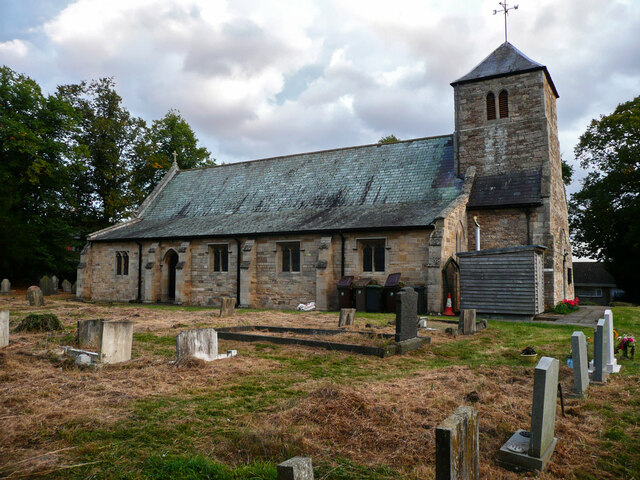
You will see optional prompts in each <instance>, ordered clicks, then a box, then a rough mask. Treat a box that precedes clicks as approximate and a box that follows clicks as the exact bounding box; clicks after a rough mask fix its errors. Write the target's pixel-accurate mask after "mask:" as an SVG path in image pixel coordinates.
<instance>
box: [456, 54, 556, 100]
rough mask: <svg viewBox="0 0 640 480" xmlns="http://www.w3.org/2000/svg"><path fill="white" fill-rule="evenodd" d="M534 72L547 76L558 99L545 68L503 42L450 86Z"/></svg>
mask: <svg viewBox="0 0 640 480" xmlns="http://www.w3.org/2000/svg"><path fill="white" fill-rule="evenodd" d="M536 70H543V71H544V73H545V75H546V76H547V80H548V81H549V84H550V85H551V88H552V89H553V93H555V95H556V97H558V96H559V95H558V91H557V90H556V87H555V85H554V84H553V81H552V80H551V75H549V71H548V70H547V67H545V66H544V65H542V64H540V63H538V62H535V61H533V60H531V59H530V58H529V57H527V56H526V55H525V54H524V53H522V52H521V51H520V50H518V49H517V48H516V47H514V46H513V45H511V44H510V43H509V42H505V43H503V44H502V45H500V46H499V47H498V48H496V49H495V50H494V51H493V52H491V54H489V56H488V57H487V58H485V59H484V60H483V61H482V62H480V63H479V64H478V65H477V66H476V67H475V68H474V69H473V70H471V71H470V72H469V73H467V74H466V75H464V76H462V77H460V78H459V79H458V80H456V81H455V82H453V83H452V84H451V85H452V86H456V85H458V84H462V83H469V82H476V81H479V80H487V79H489V78H497V77H505V76H508V75H514V74H516V73H524V72H533V71H536Z"/></svg>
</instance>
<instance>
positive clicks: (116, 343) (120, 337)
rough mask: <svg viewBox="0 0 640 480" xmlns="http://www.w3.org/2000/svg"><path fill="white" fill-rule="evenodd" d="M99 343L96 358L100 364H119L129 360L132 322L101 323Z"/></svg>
mask: <svg viewBox="0 0 640 480" xmlns="http://www.w3.org/2000/svg"><path fill="white" fill-rule="evenodd" d="M99 343H100V351H99V356H98V358H99V359H100V361H101V362H102V363H119V362H126V361H128V360H131V344H132V343H133V322H130V321H127V320H122V321H116V322H102V328H101V329H100V339H99Z"/></svg>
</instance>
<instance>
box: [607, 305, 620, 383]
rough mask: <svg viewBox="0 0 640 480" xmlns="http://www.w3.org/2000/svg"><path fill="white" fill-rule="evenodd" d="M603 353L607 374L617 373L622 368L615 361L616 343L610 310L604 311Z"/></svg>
mask: <svg viewBox="0 0 640 480" xmlns="http://www.w3.org/2000/svg"><path fill="white" fill-rule="evenodd" d="M604 322H605V323H604V347H605V349H604V351H605V356H604V358H605V359H606V369H607V372H609V373H618V372H619V371H620V369H621V368H622V366H621V365H618V361H617V360H616V343H615V338H613V312H612V311H611V310H605V311H604Z"/></svg>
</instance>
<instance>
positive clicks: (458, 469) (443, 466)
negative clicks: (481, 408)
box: [436, 407, 480, 480]
mask: <svg viewBox="0 0 640 480" xmlns="http://www.w3.org/2000/svg"><path fill="white" fill-rule="evenodd" d="M478 434H479V428H478V412H477V411H476V410H475V409H474V408H472V407H458V409H457V410H456V411H455V413H454V414H453V415H451V416H449V418H447V419H446V420H445V421H444V422H442V424H440V425H438V427H437V428H436V480H477V479H478V478H480V461H479V459H480V446H479V441H478Z"/></svg>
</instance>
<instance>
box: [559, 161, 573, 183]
mask: <svg viewBox="0 0 640 480" xmlns="http://www.w3.org/2000/svg"><path fill="white" fill-rule="evenodd" d="M560 162H561V164H562V182H563V183H564V184H565V185H569V184H570V183H571V180H572V178H573V167H572V166H571V165H569V164H568V163H567V162H565V161H564V160H563V159H562V157H561V158H560Z"/></svg>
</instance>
